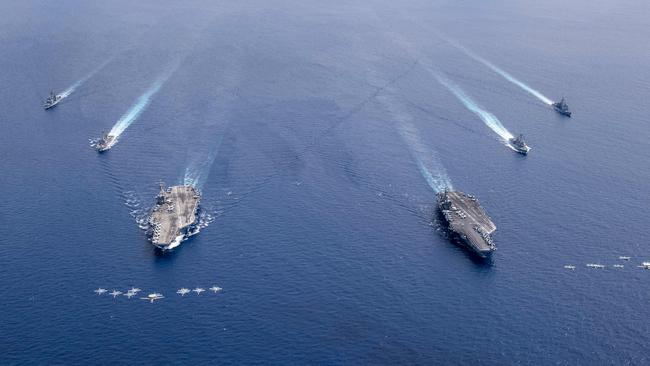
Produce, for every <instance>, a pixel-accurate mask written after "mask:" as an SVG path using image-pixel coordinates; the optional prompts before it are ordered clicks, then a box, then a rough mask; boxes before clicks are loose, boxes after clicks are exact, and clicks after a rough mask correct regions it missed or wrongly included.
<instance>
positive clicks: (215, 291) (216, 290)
mask: <svg viewBox="0 0 650 366" xmlns="http://www.w3.org/2000/svg"><path fill="white" fill-rule="evenodd" d="M208 290H210V291H212V292H214V293H215V294H216V293H217V292H219V291H221V290H223V289H222V288H221V287H219V286H212V287H210V288H209V289H208Z"/></svg>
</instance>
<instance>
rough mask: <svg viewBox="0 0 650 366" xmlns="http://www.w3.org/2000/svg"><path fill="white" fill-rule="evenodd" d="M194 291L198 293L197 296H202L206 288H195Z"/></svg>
mask: <svg viewBox="0 0 650 366" xmlns="http://www.w3.org/2000/svg"><path fill="white" fill-rule="evenodd" d="M192 291H193V292H196V294H197V295H201V292H203V291H205V289H204V288H201V287H197V288H195V289H194V290H192Z"/></svg>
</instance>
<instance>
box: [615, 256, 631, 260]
mask: <svg viewBox="0 0 650 366" xmlns="http://www.w3.org/2000/svg"><path fill="white" fill-rule="evenodd" d="M631 258H632V257H626V256H623V255H622V256H620V257H618V259H620V260H624V261H629V260H630V259H631Z"/></svg>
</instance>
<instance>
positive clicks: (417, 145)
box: [399, 121, 453, 193]
mask: <svg viewBox="0 0 650 366" xmlns="http://www.w3.org/2000/svg"><path fill="white" fill-rule="evenodd" d="M399 133H400V135H401V136H402V138H403V139H404V141H405V142H406V144H407V145H408V147H409V150H410V152H411V155H412V156H413V158H414V159H415V161H416V163H417V166H418V169H419V170H420V174H422V177H424V179H425V180H426V181H427V183H428V184H429V187H431V189H433V191H434V192H436V193H439V192H443V191H446V190H452V189H453V186H452V184H451V180H450V179H449V175H447V171H446V170H445V168H444V166H443V165H442V163H441V162H440V159H439V158H438V155H437V154H436V153H435V152H434V151H432V150H430V149H429V148H428V147H427V146H426V145H425V144H424V142H422V140H421V139H420V136H419V133H418V130H417V129H416V128H415V126H413V125H412V124H411V123H408V122H404V121H402V122H401V124H400V126H399Z"/></svg>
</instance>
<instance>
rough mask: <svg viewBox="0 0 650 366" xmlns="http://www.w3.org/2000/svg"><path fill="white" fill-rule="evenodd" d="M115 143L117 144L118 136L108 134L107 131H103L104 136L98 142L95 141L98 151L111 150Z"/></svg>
mask: <svg viewBox="0 0 650 366" xmlns="http://www.w3.org/2000/svg"><path fill="white" fill-rule="evenodd" d="M115 144H117V136H114V135H111V134H108V133H106V132H104V133H102V137H100V138H99V139H98V140H97V141H96V142H95V145H94V146H95V149H97V152H100V153H101V152H104V151H106V150H109V149H110V148H111V147H113V146H114V145H115Z"/></svg>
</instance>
